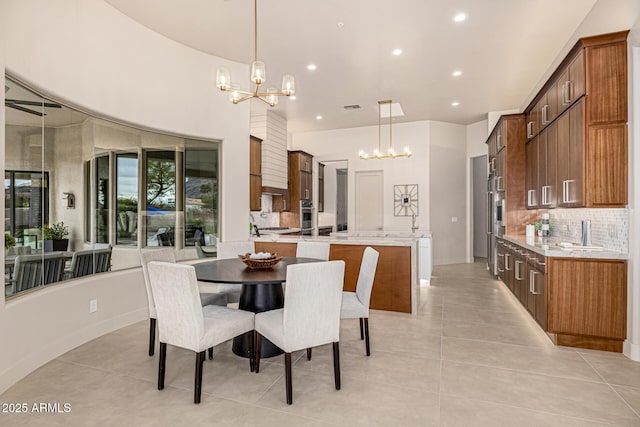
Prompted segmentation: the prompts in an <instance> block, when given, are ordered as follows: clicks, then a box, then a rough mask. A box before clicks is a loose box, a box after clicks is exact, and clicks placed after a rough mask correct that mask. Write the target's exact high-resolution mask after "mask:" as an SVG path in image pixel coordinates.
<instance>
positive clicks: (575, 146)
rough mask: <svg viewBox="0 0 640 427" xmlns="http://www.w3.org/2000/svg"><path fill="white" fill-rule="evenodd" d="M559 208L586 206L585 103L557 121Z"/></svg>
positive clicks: (581, 103)
mask: <svg viewBox="0 0 640 427" xmlns="http://www.w3.org/2000/svg"><path fill="white" fill-rule="evenodd" d="M557 123H558V139H557V149H558V157H557V158H558V165H557V168H558V169H557V170H558V180H557V182H558V206H562V207H579V206H582V204H583V197H582V186H583V166H582V165H583V155H584V148H583V147H584V100H581V101H580V102H578V103H577V104H575V105H574V106H573V107H571V109H570V110H569V111H568V112H566V113H565V114H563V115H562V116H561V117H560V118H559V119H558V122H557Z"/></svg>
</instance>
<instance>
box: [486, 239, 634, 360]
mask: <svg viewBox="0 0 640 427" xmlns="http://www.w3.org/2000/svg"><path fill="white" fill-rule="evenodd" d="M500 254H502V256H500ZM498 255H499V257H498V272H499V276H500V278H501V279H502V281H503V282H504V283H505V285H506V286H507V287H508V288H509V290H510V291H511V292H512V293H513V294H514V295H515V297H516V298H517V299H518V300H519V301H520V303H521V304H522V305H523V306H524V307H525V308H526V309H527V311H528V312H529V314H530V315H531V317H533V318H534V319H535V321H536V322H538V324H539V325H540V326H541V327H542V329H543V330H544V331H545V332H547V333H548V334H549V336H550V337H551V339H552V340H553V341H554V343H555V344H557V345H565V346H570V347H581V348H591V349H596V350H605V351H615V352H622V343H623V341H624V340H625V339H626V336H627V334H626V325H627V316H626V312H627V262H626V261H624V260H611V259H592V258H560V257H555V256H554V257H545V256H544V255H541V254H538V253H536V252H533V251H529V250H527V249H524V248H523V247H521V246H519V245H516V244H511V243H510V242H508V241H505V240H502V239H500V241H499V242H498Z"/></svg>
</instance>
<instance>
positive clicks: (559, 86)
mask: <svg viewBox="0 0 640 427" xmlns="http://www.w3.org/2000/svg"><path fill="white" fill-rule="evenodd" d="M569 84H570V80H569V69H565V70H564V72H563V73H562V74H560V77H558V80H557V81H556V96H557V97H558V115H560V114H562V113H563V112H564V111H565V110H566V109H567V108H568V107H569V104H570V102H569V95H568V94H567V91H568V89H567V87H568V86H569Z"/></svg>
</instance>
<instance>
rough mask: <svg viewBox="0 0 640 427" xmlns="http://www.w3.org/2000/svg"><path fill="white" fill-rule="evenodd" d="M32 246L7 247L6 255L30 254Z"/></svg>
mask: <svg viewBox="0 0 640 427" xmlns="http://www.w3.org/2000/svg"><path fill="white" fill-rule="evenodd" d="M30 254H31V246H12V247H10V248H9V249H7V253H6V255H30Z"/></svg>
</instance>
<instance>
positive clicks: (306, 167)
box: [298, 153, 312, 173]
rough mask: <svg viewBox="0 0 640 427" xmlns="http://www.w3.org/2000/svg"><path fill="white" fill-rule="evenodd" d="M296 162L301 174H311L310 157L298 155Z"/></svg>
mask: <svg viewBox="0 0 640 427" xmlns="http://www.w3.org/2000/svg"><path fill="white" fill-rule="evenodd" d="M298 156H299V157H298V162H299V168H300V170H301V171H302V172H308V173H311V159H312V157H311V156H307V155H306V154H303V153H298Z"/></svg>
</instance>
